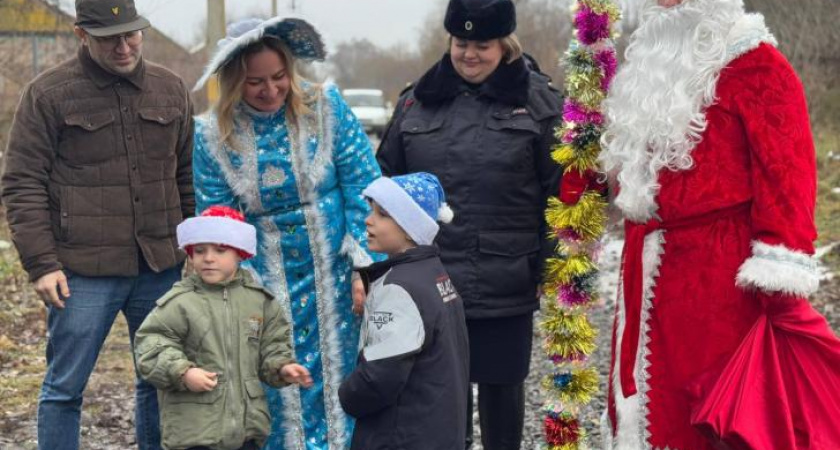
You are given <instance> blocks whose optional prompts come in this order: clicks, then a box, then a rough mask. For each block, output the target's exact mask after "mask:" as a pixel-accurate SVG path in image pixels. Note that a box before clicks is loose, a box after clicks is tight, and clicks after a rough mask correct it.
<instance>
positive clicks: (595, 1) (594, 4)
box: [580, 0, 621, 23]
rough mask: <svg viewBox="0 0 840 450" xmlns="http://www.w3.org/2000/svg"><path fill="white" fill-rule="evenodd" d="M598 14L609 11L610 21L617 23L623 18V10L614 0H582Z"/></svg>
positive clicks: (581, 1) (581, 0)
mask: <svg viewBox="0 0 840 450" xmlns="http://www.w3.org/2000/svg"><path fill="white" fill-rule="evenodd" d="M580 3H583V4H584V5H586V7H588V8H589V9H591V10H592V11H593V12H594V13H596V14H604V13H607V14H609V15H610V22H612V23H615V22H618V20H619V19H620V18H621V11H620V10H619V8H618V7H617V6H616V4H615V2H613V1H612V0H609V1H605V0H580Z"/></svg>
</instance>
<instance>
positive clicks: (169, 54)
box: [0, 0, 206, 143]
mask: <svg viewBox="0 0 840 450" xmlns="http://www.w3.org/2000/svg"><path fill="white" fill-rule="evenodd" d="M74 21H75V18H74V17H72V16H71V15H69V14H67V13H65V12H63V11H61V10H60V9H59V8H58V7H56V6H54V5H52V4H50V3H49V2H47V1H46V0H0V120H2V119H1V118H2V117H3V116H7V115H8V114H9V113H10V112H11V111H14V109H15V107H16V105H17V103H18V100H19V98H20V94H21V90H22V89H23V87H24V86H25V85H26V83H28V82H29V81H30V80H32V79H33V78H34V77H35V76H36V75H37V74H38V73H40V72H42V71H43V70H45V69H47V68H49V67H52V66H53V65H55V64H57V63H59V62H61V61H64V60H66V59H68V58H71V57H72V56H73V55H74V54H75V52H76V50H77V49H78V45H79V43H78V40H77V39H76V36H75V35H74V34H73V22H74ZM143 42H144V44H143V57H144V58H147V59H149V60H151V61H154V62H156V63H159V64H162V65H164V66H166V67H168V68H169V69H171V70H172V71H174V72H175V73H177V74H178V75H180V76H181V77H183V78H184V80H185V81H186V83H187V85H188V86H190V87H191V86H192V85H193V84H194V83H195V81H196V80H198V78H199V76H201V72H202V70H203V68H204V64H205V62H206V56H205V52H204V51H199V52H197V53H190V52H189V51H187V50H186V49H184V48H182V47H181V46H179V45H178V44H176V43H175V42H174V41H173V40H171V39H170V38H168V37H166V36H165V35H164V34H163V33H161V32H160V31H158V30H156V29H154V28H150V29H148V30H145V35H144V41H143ZM194 100H195V101H196V103H197V105H196V111H197V112H200V111H203V110H204V109H205V107H206V101H205V95H203V94H200V95H198V94H197V95H195V96H194ZM3 125H5V124H2V123H0V134H2V133H4V132H5V129H4V127H3ZM3 137H5V136H3ZM4 140H5V139H0V143H2V141H4Z"/></svg>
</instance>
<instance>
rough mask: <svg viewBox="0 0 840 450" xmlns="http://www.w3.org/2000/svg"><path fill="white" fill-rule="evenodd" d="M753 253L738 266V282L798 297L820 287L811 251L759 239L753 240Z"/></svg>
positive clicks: (742, 285) (747, 286) (750, 286)
mask: <svg viewBox="0 0 840 450" xmlns="http://www.w3.org/2000/svg"><path fill="white" fill-rule="evenodd" d="M752 253H753V255H752V256H751V257H750V258H748V259H747V260H746V261H744V263H743V264H742V265H741V268H740V269H738V276H737V279H736V284H737V285H738V286H741V287H744V288H751V289H761V290H762V291H765V292H768V293H774V292H781V293H784V294H789V295H796V296H801V297H807V296H809V295H811V294H813V293H814V292H816V291H817V288H819V285H820V278H819V273H818V271H817V261H816V260H815V259H814V258H813V257H812V256H811V255H808V254H805V253H803V252H799V251H796V250H791V249H789V248H787V247H785V246H783V245H767V244H765V243H763V242H759V241H754V242H753V245H752Z"/></svg>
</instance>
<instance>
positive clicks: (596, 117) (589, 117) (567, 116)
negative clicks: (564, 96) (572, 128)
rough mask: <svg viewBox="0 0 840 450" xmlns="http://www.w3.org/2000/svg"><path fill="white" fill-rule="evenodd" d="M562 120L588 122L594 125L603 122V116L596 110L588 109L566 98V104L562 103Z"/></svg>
mask: <svg viewBox="0 0 840 450" xmlns="http://www.w3.org/2000/svg"><path fill="white" fill-rule="evenodd" d="M563 120H565V121H566V122H574V123H587V122H589V123H592V124H595V125H601V124H602V123H604V116H602V115H601V113H599V112H598V111H589V110H587V109H586V108H584V107H583V106H581V105H579V104H577V103H575V102H573V101H571V100H567V101H566V104H565V105H563Z"/></svg>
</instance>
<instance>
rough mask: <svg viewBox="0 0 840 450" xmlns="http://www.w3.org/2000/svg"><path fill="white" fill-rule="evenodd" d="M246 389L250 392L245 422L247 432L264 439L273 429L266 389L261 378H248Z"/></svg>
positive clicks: (249, 434)
mask: <svg viewBox="0 0 840 450" xmlns="http://www.w3.org/2000/svg"><path fill="white" fill-rule="evenodd" d="M245 390H246V391H247V394H248V402H247V405H248V406H247V413H246V419H247V420H246V423H245V428H246V431H247V434H248V436H251V437H255V438H257V437H258V438H259V439H258V440H262V439H263V438H264V437H266V436H268V434H269V432H270V431H271V416H270V415H269V413H268V403H267V401H266V397H265V390H264V389H263V387H262V383H261V382H260V380H246V381H245Z"/></svg>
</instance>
